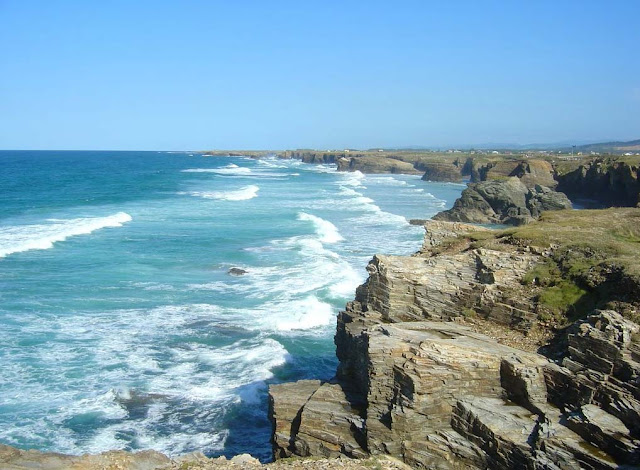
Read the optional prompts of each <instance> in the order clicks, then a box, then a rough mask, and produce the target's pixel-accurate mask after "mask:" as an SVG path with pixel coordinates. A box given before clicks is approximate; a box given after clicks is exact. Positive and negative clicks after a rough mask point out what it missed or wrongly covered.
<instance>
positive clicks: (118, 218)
mask: <svg viewBox="0 0 640 470" xmlns="http://www.w3.org/2000/svg"><path fill="white" fill-rule="evenodd" d="M130 221H131V216H130V215H129V214H127V213H125V212H118V213H117V214H113V215H110V216H107V217H85V218H79V219H70V220H58V219H48V220H45V221H44V222H43V223H40V224H33V225H16V226H5V227H0V258H3V257H5V256H7V255H10V254H12V253H20V252H22V251H29V250H46V249H49V248H53V244H54V243H56V242H61V241H64V240H66V239H67V238H69V237H74V236H76V235H88V234H90V233H92V232H94V231H96V230H100V229H101V228H106V227H122V225H123V224H125V223H126V222H130Z"/></svg>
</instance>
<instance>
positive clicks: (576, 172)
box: [558, 157, 640, 207]
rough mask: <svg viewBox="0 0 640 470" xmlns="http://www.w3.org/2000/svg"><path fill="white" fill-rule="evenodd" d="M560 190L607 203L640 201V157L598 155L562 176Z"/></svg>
mask: <svg viewBox="0 0 640 470" xmlns="http://www.w3.org/2000/svg"><path fill="white" fill-rule="evenodd" d="M558 181H559V186H558V189H559V190H560V191H563V192H565V193H567V194H568V195H569V197H572V198H589V199H594V200H597V201H599V202H601V203H602V204H604V205H607V206H631V207H635V206H638V205H639V204H640V159H638V157H631V158H626V159H625V158H624V157H611V158H597V159H595V160H593V161H591V162H588V163H585V164H581V165H580V166H578V168H576V169H573V170H570V171H566V172H565V173H563V174H560V175H558Z"/></svg>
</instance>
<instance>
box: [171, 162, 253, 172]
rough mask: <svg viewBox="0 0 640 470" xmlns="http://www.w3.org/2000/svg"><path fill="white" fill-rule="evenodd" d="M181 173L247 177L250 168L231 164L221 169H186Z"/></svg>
mask: <svg viewBox="0 0 640 470" xmlns="http://www.w3.org/2000/svg"><path fill="white" fill-rule="evenodd" d="M181 172H182V173H214V174H217V175H249V174H251V168H246V167H240V166H238V165H234V164H233V163H231V164H229V165H227V166H225V167H222V168H188V169H186V170H181Z"/></svg>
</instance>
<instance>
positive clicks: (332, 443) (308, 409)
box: [269, 380, 366, 458]
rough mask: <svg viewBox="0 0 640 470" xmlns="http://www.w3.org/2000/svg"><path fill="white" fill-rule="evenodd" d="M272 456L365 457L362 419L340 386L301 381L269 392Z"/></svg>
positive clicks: (273, 388)
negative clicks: (272, 428) (272, 432)
mask: <svg viewBox="0 0 640 470" xmlns="http://www.w3.org/2000/svg"><path fill="white" fill-rule="evenodd" d="M269 396H270V401H271V407H270V417H271V420H272V422H273V423H274V430H275V431H274V435H273V444H274V456H275V457H276V458H281V457H288V456H291V455H292V454H295V455H299V456H303V457H304V456H324V457H337V456H339V455H341V454H344V455H348V456H350V457H366V452H365V451H364V450H363V449H362V444H363V443H364V434H363V429H362V427H363V419H362V417H361V416H360V415H359V414H358V411H357V408H356V406H357V404H356V403H355V402H354V401H353V400H349V398H348V395H347V393H345V391H344V390H343V388H342V387H341V386H340V384H337V383H336V384H330V383H325V384H320V382H318V381H313V380H302V381H299V382H296V383H291V384H283V385H272V386H271V387H270V388H269Z"/></svg>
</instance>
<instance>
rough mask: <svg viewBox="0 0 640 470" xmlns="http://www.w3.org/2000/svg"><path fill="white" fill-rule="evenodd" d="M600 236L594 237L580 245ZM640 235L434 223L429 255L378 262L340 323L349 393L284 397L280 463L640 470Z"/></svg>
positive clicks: (556, 216) (277, 389) (619, 217)
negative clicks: (351, 460)
mask: <svg viewBox="0 0 640 470" xmlns="http://www.w3.org/2000/svg"><path fill="white" fill-rule="evenodd" d="M596 213H597V214H596ZM586 220H588V221H589V223H590V225H591V226H592V228H593V231H594V233H593V234H589V235H586V234H583V235H578V236H576V237H572V235H571V233H572V231H575V230H576V229H577V228H578V227H580V224H582V223H584V222H585V221H586ZM638 222H640V210H636V209H626V210H617V211H615V210H609V211H562V212H558V213H548V215H544V216H543V220H542V221H541V222H536V223H533V224H531V225H528V226H525V227H524V228H516V229H510V230H507V231H500V232H498V231H489V230H486V229H479V228H477V227H475V226H470V225H466V224H462V223H450V222H439V221H429V222H427V224H426V231H427V233H426V236H425V243H424V245H423V248H422V250H421V251H420V252H419V253H416V254H415V255H414V256H411V257H400V256H383V255H378V256H376V257H374V258H373V260H372V261H371V262H370V263H369V266H368V267H367V270H368V272H369V278H368V279H367V281H366V282H365V284H363V285H362V286H360V287H359V288H358V290H357V292H356V298H355V300H354V301H352V302H349V303H348V304H347V306H346V308H345V310H344V311H342V312H340V314H339V316H338V321H337V330H336V336H335V342H336V348H337V349H336V352H337V355H338V358H339V361H340V363H339V366H338V370H337V374H336V377H335V379H334V380H333V381H330V382H327V383H321V382H319V381H303V382H297V383H290V384H281V385H274V386H272V387H271V388H270V402H271V405H270V416H271V419H272V421H273V424H274V435H273V447H274V456H275V458H276V459H279V458H283V457H289V456H291V455H299V456H322V457H336V456H339V455H347V456H351V457H363V456H367V455H385V454H388V455H392V456H395V457H397V458H399V459H402V460H403V461H404V462H405V463H407V464H409V465H411V466H412V467H416V468H433V469H485V468H491V469H523V468H524V469H549V470H552V469H553V470H556V469H580V468H589V469H614V468H616V469H620V468H636V466H637V465H640V425H639V424H638V423H640V362H639V361H640V327H639V326H638V324H637V323H636V321H637V318H638V317H637V315H638V312H639V307H640V298H639V295H640V277H639V272H638V269H637V259H638V258H637V256H638V251H640V247H639V246H638V244H637V240H638V239H640V238H638V237H639V236H640V232H638V230H640V229H639V227H640V224H638ZM623 234H624V235H623ZM585 237H587V238H589V237H596V238H598V243H594V244H593V245H592V246H591V247H590V248H589V247H588V246H585V245H584V244H583V241H584V239H585ZM585 250H586V251H585ZM580 253H581V254H580ZM583 255H584V256H583ZM612 282H613V283H615V284H616V285H617V286H618V288H617V289H611V283H612ZM576 292H577V294H576ZM573 294H576V295H573ZM594 308H596V309H594ZM540 351H541V352H544V354H541V353H540Z"/></svg>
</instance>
